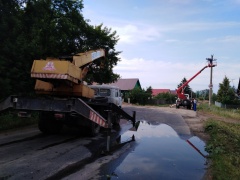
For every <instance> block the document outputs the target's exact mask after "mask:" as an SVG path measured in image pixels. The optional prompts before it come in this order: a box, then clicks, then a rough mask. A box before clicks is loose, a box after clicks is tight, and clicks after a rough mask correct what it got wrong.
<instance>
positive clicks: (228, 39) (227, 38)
mask: <svg viewBox="0 0 240 180" xmlns="http://www.w3.org/2000/svg"><path fill="white" fill-rule="evenodd" d="M205 42H206V43H240V36H234V35H232V36H231V35H230V36H224V37H219V38H208V39H206V40H205Z"/></svg>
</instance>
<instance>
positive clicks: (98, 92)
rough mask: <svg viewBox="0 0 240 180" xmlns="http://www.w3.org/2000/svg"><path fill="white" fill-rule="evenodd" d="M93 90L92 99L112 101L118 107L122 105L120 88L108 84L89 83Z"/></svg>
mask: <svg viewBox="0 0 240 180" xmlns="http://www.w3.org/2000/svg"><path fill="white" fill-rule="evenodd" d="M89 87H90V88H91V89H93V90H94V99H95V100H99V101H104V102H107V103H113V104H115V105H117V106H118V107H122V94H121V89H120V88H118V87H116V86H110V85H89Z"/></svg>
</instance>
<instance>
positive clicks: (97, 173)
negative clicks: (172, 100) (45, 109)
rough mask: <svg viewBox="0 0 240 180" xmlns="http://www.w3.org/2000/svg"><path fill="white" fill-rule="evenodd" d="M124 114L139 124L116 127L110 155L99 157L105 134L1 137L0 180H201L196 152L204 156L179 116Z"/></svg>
mask: <svg viewBox="0 0 240 180" xmlns="http://www.w3.org/2000/svg"><path fill="white" fill-rule="evenodd" d="M124 109H125V110H126V111H127V112H128V113H129V114H132V111H136V119H137V120H139V121H141V123H140V126H139V129H138V131H137V132H136V131H129V129H130V128H131V127H132V125H131V123H130V122H128V121H122V122H121V123H122V125H121V129H120V130H119V131H118V130H112V132H111V140H112V145H115V146H113V147H112V148H111V150H112V151H111V152H112V153H111V154H106V153H104V151H105V150H106V132H105V131H103V132H102V133H101V134H99V136H97V137H94V138H92V137H86V136H83V135H79V134H78V133H76V132H74V131H73V130H70V131H69V130H68V131H65V132H64V133H62V134H59V135H48V136H45V135H43V134H41V133H40V132H39V131H38V129H37V128H36V127H33V128H30V129H23V130H21V131H16V132H6V133H1V134H0V179H107V177H109V178H111V179H114V178H118V179H135V178H137V179H146V178H150V179H159V178H161V179H172V178H173V177H174V179H186V178H187V177H189V178H191V179H192V178H193V179H201V178H202V177H203V175H204V172H205V171H204V168H205V165H204V164H205V163H206V159H205V158H204V157H203V156H202V155H201V154H200V153H199V152H198V151H197V150H199V151H201V152H203V155H204V153H205V152H204V143H203V142H202V141H201V140H200V139H199V138H197V137H195V136H193V135H192V134H191V132H190V130H189V128H188V126H187V124H186V123H185V122H184V120H183V119H182V117H181V116H180V115H178V114H172V113H167V112H163V111H159V110H157V109H154V108H145V107H131V106H129V107H125V108H124ZM119 135H121V138H119V139H118V140H120V146H119V144H118V143H119V142H116V138H117V137H119ZM132 135H134V136H135V141H132V138H131V137H132ZM187 140H190V143H192V144H193V145H195V146H196V147H195V148H197V150H196V149H195V148H193V147H192V145H190V144H189V143H188V142H187ZM116 147H118V148H116ZM184 177H185V178H184ZM187 179H188V178H187Z"/></svg>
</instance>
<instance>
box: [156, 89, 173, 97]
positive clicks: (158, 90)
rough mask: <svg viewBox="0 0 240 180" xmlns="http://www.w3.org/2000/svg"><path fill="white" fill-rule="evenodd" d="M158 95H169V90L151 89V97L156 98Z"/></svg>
mask: <svg viewBox="0 0 240 180" xmlns="http://www.w3.org/2000/svg"><path fill="white" fill-rule="evenodd" d="M160 93H171V91H170V89H152V96H156V95H158V94H160Z"/></svg>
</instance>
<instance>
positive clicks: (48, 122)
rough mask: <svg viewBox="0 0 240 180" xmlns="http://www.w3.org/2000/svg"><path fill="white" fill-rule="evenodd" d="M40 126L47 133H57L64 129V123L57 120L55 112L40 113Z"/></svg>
mask: <svg viewBox="0 0 240 180" xmlns="http://www.w3.org/2000/svg"><path fill="white" fill-rule="evenodd" d="M38 128H39V130H40V131H41V132H42V133H45V134H57V133H59V132H60V131H61V129H62V123H61V122H59V121H57V120H55V118H54V116H53V113H47V112H42V113H40V115H39V120H38Z"/></svg>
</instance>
